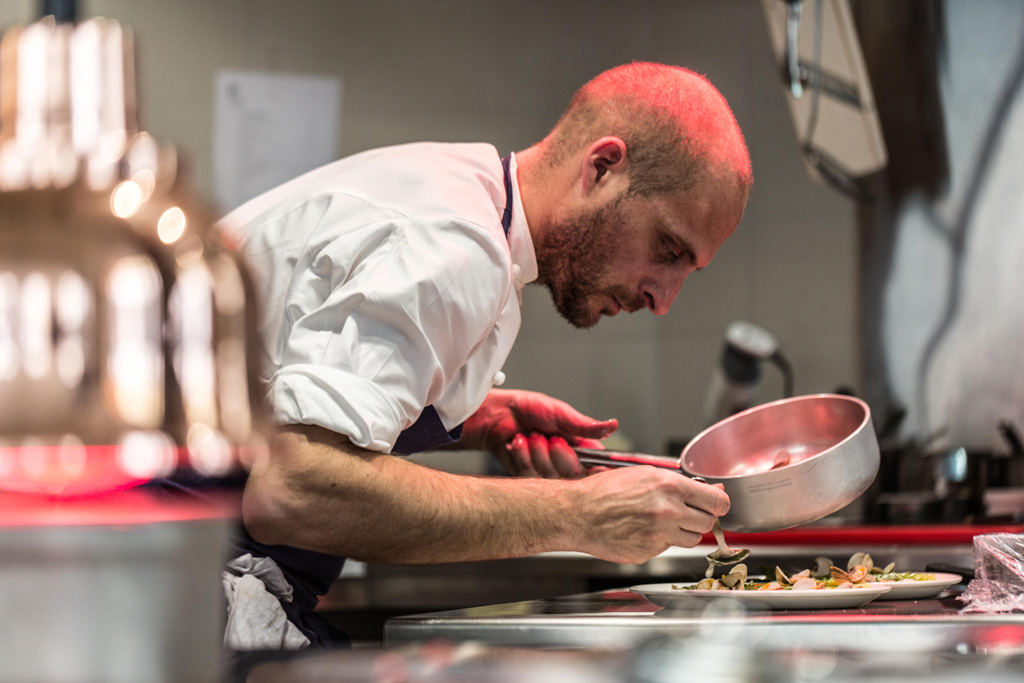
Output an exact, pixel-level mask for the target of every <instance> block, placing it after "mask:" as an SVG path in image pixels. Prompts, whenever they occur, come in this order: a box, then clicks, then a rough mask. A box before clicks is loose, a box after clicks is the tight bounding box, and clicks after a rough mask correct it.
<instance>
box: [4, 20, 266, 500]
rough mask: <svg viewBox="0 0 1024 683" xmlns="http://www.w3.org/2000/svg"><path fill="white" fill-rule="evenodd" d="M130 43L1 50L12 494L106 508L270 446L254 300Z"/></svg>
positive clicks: (101, 23)
mask: <svg viewBox="0 0 1024 683" xmlns="http://www.w3.org/2000/svg"><path fill="white" fill-rule="evenodd" d="M133 68H134V50H133V45H132V34H131V32H130V31H129V30H128V29H127V28H125V27H123V26H122V25H120V24H118V23H117V22H113V21H107V20H102V19H93V20H89V21H86V22H83V23H80V24H78V25H77V26H75V25H72V24H68V23H57V22H56V21H54V20H53V19H52V17H51V18H47V19H44V20H42V21H40V22H37V23H35V24H32V25H29V26H26V27H18V28H14V29H11V30H9V31H8V32H7V33H6V34H5V35H4V37H3V39H2V42H0V404H2V405H3V406H4V408H3V410H2V411H0V489H3V490H8V491H20V492H34V493H43V494H47V495H51V496H63V497H67V496H74V495H82V494H94V493H100V492H104V491H109V490H114V489H119V488H125V487H128V486H132V485H135V484H139V483H142V482H145V481H148V480H150V479H152V478H155V477H164V476H167V475H170V474H172V473H174V472H176V471H179V470H182V469H189V470H194V471H195V472H197V473H198V474H200V475H204V476H209V477H218V476H223V475H226V474H229V473H231V472H237V471H241V470H243V469H244V467H245V465H246V463H247V462H251V459H252V458H253V457H255V454H256V453H258V452H260V451H261V450H262V449H264V448H265V447H266V439H265V433H266V424H267V423H266V419H265V416H264V413H263V410H262V405H261V402H260V398H259V396H258V395H257V393H256V392H257V381H256V374H255V370H254V368H255V354H254V351H253V344H254V343H255V342H254V340H255V336H254V335H255V324H254V311H253V310H252V300H253V297H252V291H251V287H250V284H249V281H248V278H247V276H246V272H245V269H244V265H243V264H242V263H241V262H240V261H239V259H238V257H237V256H236V254H235V253H234V252H232V251H231V250H229V249H227V248H226V247H225V246H224V245H223V244H222V242H221V241H220V239H219V235H218V234H217V233H216V232H215V231H214V230H213V229H212V228H211V225H212V217H211V216H210V215H208V214H207V213H206V212H205V211H204V210H203V208H202V207H201V206H200V205H199V204H198V203H196V202H195V201H193V200H192V199H191V197H190V193H189V191H188V189H187V187H185V185H186V180H185V176H184V174H183V173H181V172H180V171H179V169H178V164H177V156H176V154H175V152H174V149H173V148H171V147H168V146H160V145H158V144H157V143H156V142H155V141H154V140H153V138H152V137H151V136H149V135H148V134H147V133H145V132H140V131H139V130H138V126H137V122H136V105H135V79H134V71H133Z"/></svg>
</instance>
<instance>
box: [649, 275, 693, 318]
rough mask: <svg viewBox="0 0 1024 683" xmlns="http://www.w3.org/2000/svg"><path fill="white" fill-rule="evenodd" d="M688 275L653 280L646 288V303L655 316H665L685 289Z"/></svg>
mask: <svg viewBox="0 0 1024 683" xmlns="http://www.w3.org/2000/svg"><path fill="white" fill-rule="evenodd" d="M684 280H686V274H685V273H683V274H682V275H675V276H672V277H662V278H657V279H654V280H651V282H649V283H648V285H647V286H646V287H645V288H644V301H645V302H646V303H647V308H649V309H650V310H651V312H652V313H654V315H665V314H666V313H668V309H669V308H671V307H672V302H673V301H675V300H676V297H677V296H678V295H679V290H680V289H682V287H683V281H684Z"/></svg>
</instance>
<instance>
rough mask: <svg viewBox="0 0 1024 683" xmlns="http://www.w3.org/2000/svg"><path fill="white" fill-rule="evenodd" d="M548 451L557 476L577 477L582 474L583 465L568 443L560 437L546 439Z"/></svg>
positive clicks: (565, 477)
mask: <svg viewBox="0 0 1024 683" xmlns="http://www.w3.org/2000/svg"><path fill="white" fill-rule="evenodd" d="M548 453H549V455H550V456H551V464H552V465H553V466H554V468H555V470H556V471H557V473H558V476H559V477H562V478H564V479H579V478H580V477H582V476H583V465H581V464H580V459H579V457H578V456H577V455H576V451H574V450H573V449H572V446H570V445H569V443H568V442H567V441H566V440H565V439H563V438H561V437H558V436H556V437H554V438H552V439H549V440H548Z"/></svg>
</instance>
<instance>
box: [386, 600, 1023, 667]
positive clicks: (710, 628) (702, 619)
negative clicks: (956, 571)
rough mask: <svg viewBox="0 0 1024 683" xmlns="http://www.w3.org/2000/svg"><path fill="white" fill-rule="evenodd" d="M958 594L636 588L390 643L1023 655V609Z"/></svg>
mask: <svg viewBox="0 0 1024 683" xmlns="http://www.w3.org/2000/svg"><path fill="white" fill-rule="evenodd" d="M961 607H962V604H961V603H960V602H959V601H958V600H956V597H955V591H945V592H944V593H941V594H940V595H939V596H938V597H937V598H933V599H925V600H889V601H884V600H875V601H873V602H870V603H868V604H866V605H863V606H861V607H858V608H854V609H836V610H769V609H764V608H757V607H752V606H747V605H745V604H741V603H739V602H737V601H735V600H732V599H729V598H724V599H721V600H714V601H704V600H698V601H695V603H694V606H693V607H692V608H691V609H686V610H681V609H669V608H662V607H658V606H657V605H655V604H653V603H651V602H649V601H647V600H646V599H645V598H643V597H642V596H640V595H637V594H634V593H631V592H629V591H628V590H610V591H601V592H596V593H587V594H581V595H570V596H565V597H559V598H551V599H545V600H528V601H524V602H515V603H506V604H502V605H489V606H486V607H475V608H469V609H461V610H449V611H445V612H434V613H428V614H419V615H411V616H403V617H397V618H393V619H390V620H389V621H388V622H387V623H386V625H385V639H386V642H387V643H388V644H389V645H393V644H401V643H416V642H425V641H428V640H430V639H434V638H444V639H446V640H449V641H452V642H456V643H457V642H465V641H474V642H479V643H483V644H487V645H500V646H519V647H539V648H589V647H609V646H610V647H620V648H621V647H631V646H635V645H638V644H640V643H642V642H645V641H648V640H650V639H651V638H652V637H655V636H671V637H677V638H685V637H690V636H695V635H699V636H701V637H703V638H705V639H710V640H717V639H728V640H730V641H736V642H742V643H745V644H747V645H749V646H756V647H758V648H760V649H768V650H782V649H788V648H792V647H793V646H794V644H799V645H800V646H801V647H806V648H837V647H840V646H842V647H844V648H853V649H856V650H860V651H871V652H903V653H908V652H947V651H955V652H960V653H987V652H990V651H996V650H1000V651H1004V652H1015V653H1024V614H1014V613H1010V614H961V613H960V608H961Z"/></svg>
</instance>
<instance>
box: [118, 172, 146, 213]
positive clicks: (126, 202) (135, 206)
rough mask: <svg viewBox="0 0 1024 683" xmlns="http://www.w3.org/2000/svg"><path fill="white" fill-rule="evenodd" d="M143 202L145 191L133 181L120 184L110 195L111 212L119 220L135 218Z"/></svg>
mask: <svg viewBox="0 0 1024 683" xmlns="http://www.w3.org/2000/svg"><path fill="white" fill-rule="evenodd" d="M142 202H143V191H142V188H141V187H139V184H138V183H136V182H135V181H133V180H125V181H124V182H121V183H118V185H117V187H115V188H114V191H113V192H112V193H111V195H110V210H111V211H113V212H114V215H115V216H117V217H118V218H128V217H130V216H134V215H135V212H136V211H138V210H139V207H140V206H142Z"/></svg>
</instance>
